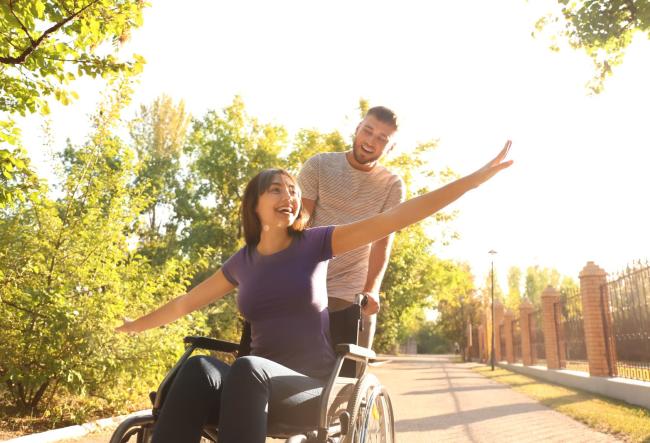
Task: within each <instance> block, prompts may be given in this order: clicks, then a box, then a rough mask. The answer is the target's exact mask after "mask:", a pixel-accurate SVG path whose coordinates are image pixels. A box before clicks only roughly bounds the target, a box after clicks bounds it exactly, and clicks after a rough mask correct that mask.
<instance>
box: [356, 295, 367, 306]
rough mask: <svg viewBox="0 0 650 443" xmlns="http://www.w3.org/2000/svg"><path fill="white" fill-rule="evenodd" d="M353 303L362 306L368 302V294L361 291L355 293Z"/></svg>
mask: <svg viewBox="0 0 650 443" xmlns="http://www.w3.org/2000/svg"><path fill="white" fill-rule="evenodd" d="M355 303H356V304H358V305H359V306H361V307H362V308H364V307H365V306H366V305H367V304H368V296H367V295H366V294H364V293H363V292H360V293H358V294H357V295H356V300H355Z"/></svg>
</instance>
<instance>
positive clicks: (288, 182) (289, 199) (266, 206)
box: [255, 174, 301, 229]
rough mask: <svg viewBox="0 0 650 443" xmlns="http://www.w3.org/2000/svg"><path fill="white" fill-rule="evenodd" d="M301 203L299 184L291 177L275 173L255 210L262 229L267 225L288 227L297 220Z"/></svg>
mask: <svg viewBox="0 0 650 443" xmlns="http://www.w3.org/2000/svg"><path fill="white" fill-rule="evenodd" d="M300 204H301V200H300V188H299V187H298V185H297V184H296V183H295V182H294V181H293V180H292V178H291V177H288V176H286V175H284V174H275V176H274V177H273V179H272V180H271V184H270V185H269V187H268V188H267V189H266V191H264V192H263V193H262V194H261V195H260V196H259V199H258V201H257V208H256V210H255V212H256V213H257V216H258V217H259V219H260V222H261V224H262V229H265V228H266V227H267V226H269V227H270V226H275V227H282V228H286V227H289V226H291V225H292V224H293V223H294V222H295V221H296V218H297V217H298V213H299V212H300ZM266 229H268V228H266Z"/></svg>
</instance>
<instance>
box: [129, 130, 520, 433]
mask: <svg viewBox="0 0 650 443" xmlns="http://www.w3.org/2000/svg"><path fill="white" fill-rule="evenodd" d="M510 144H511V143H510V141H508V142H507V143H506V145H505V146H504V148H503V150H502V151H501V152H500V153H499V155H497V156H496V157H495V158H494V159H493V160H492V161H490V162H488V163H487V164H486V165H485V166H484V167H482V168H480V169H478V170H477V171H475V172H474V173H472V174H470V175H467V176H465V177H463V178H461V179H459V180H456V181H454V182H452V183H449V184H448V185H446V186H443V187H441V188H439V189H437V190H435V191H432V192H429V193H427V194H424V195H421V196H419V197H417V198H413V199H410V200H408V201H406V202H404V203H402V204H400V205H398V206H396V207H394V208H393V209H391V210H389V211H387V212H383V213H381V214H379V215H376V216H373V217H370V218H367V219H365V220H361V221H358V222H355V223H350V224H346V225H340V226H326V227H318V228H313V229H305V223H304V219H303V215H302V211H301V198H300V189H299V188H298V185H297V183H296V181H295V180H294V179H293V177H291V176H290V175H289V174H288V173H287V172H285V171H283V170H279V169H271V170H265V171H262V172H261V173H259V174H258V175H256V176H255V177H254V178H253V179H252V180H251V181H250V182H249V183H248V185H247V186H246V190H245V192H244V197H243V201H242V223H243V228H244V236H245V240H246V246H244V247H243V248H242V249H241V250H239V251H238V252H237V253H235V254H234V255H233V256H232V257H230V258H229V259H228V260H227V261H226V262H225V263H224V264H223V267H222V268H221V269H219V270H218V271H216V272H215V273H214V274H213V275H212V276H210V277H209V278H207V279H206V280H204V281H203V282H202V283H201V284H199V285H198V286H196V287H194V288H193V289H192V290H190V291H189V292H188V293H187V294H184V295H182V296H180V297H178V298H176V299H174V300H172V301H170V302H169V303H167V304H165V305H163V306H161V307H160V308H158V309H156V310H154V311H153V312H151V313H149V314H147V315H144V316H143V317H141V318H139V319H137V320H134V321H128V320H127V321H125V323H124V324H123V325H122V326H120V327H119V328H117V330H118V331H121V332H140V331H144V330H147V329H150V328H155V327H157V326H161V325H164V324H167V323H169V322H172V321H174V320H176V319H178V318H180V317H182V316H184V315H186V314H188V313H190V312H192V311H194V310H196V309H199V308H201V307H203V306H205V305H207V304H209V303H212V302H214V301H216V300H218V299H220V298H221V297H223V296H225V295H226V294H227V293H229V292H230V291H232V290H233V289H235V288H238V298H237V304H238V307H239V310H240V312H241V314H242V315H243V317H244V318H245V319H246V320H247V321H248V322H249V323H250V325H251V334H252V337H251V338H252V340H251V355H250V356H246V357H241V358H238V359H237V360H235V362H234V363H233V365H232V366H228V365H227V364H225V363H223V362H221V361H219V360H217V359H215V358H212V357H207V356H195V357H192V358H190V359H189V360H187V361H186V363H185V364H184V365H183V366H182V367H181V369H180V371H179V373H178V374H177V376H176V378H175V379H174V381H173V383H172V385H171V387H170V389H169V391H168V392H167V395H166V398H165V402H164V404H163V405H162V409H161V410H160V413H159V416H158V419H157V420H156V424H155V427H154V433H153V441H154V442H175V443H178V442H198V441H199V440H200V438H201V433H202V428H203V426H204V425H206V424H207V423H211V424H218V429H219V431H218V440H219V442H220V443H257V442H259V443H262V442H264V441H265V438H266V435H267V423H272V422H273V421H275V420H280V421H282V422H284V423H289V424H296V425H301V424H302V425H304V424H306V423H317V422H318V413H319V409H318V408H319V398H320V395H321V393H322V391H323V387H324V385H325V384H326V383H327V378H328V377H329V375H330V373H331V372H332V369H333V366H334V363H335V359H336V357H335V355H334V351H333V348H332V344H331V342H330V333H329V316H328V310H327V288H326V273H327V272H326V271H327V261H328V260H329V259H330V258H332V257H334V256H336V255H339V254H343V253H345V252H347V251H350V250H353V249H355V248H357V247H359V246H362V245H364V244H368V243H371V242H373V241H375V240H378V239H381V238H383V237H385V236H387V235H389V234H390V233H392V232H395V231H397V230H399V229H402V228H404V227H406V226H408V225H411V224H413V223H416V222H418V221H420V220H422V219H424V218H426V217H428V216H430V215H432V214H434V213H435V212H437V211H438V210H440V209H442V208H443V207H445V206H447V205H448V204H450V203H452V202H453V201H455V200H456V199H458V198H459V197H461V196H462V195H463V194H464V193H465V192H467V191H469V190H470V189H473V188H475V187H477V186H479V185H480V184H482V183H483V182H485V181H487V180H488V179H490V178H491V177H492V176H494V175H495V174H496V173H497V172H499V171H501V170H502V169H505V168H507V167H508V166H510V164H512V161H505V157H506V155H507V153H508V150H509V148H510Z"/></svg>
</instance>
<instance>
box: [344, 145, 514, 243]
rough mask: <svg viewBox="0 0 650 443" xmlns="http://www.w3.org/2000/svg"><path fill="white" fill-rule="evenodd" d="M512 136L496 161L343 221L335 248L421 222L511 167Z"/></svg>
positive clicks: (376, 238) (375, 238)
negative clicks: (381, 209)
mask: <svg viewBox="0 0 650 443" xmlns="http://www.w3.org/2000/svg"><path fill="white" fill-rule="evenodd" d="M511 143H512V142H511V141H510V140H508V141H507V142H506V144H505V146H504V147H503V149H502V150H501V152H500V153H499V155H497V156H496V157H495V158H494V159H493V160H492V161H490V162H488V163H487V164H486V165H485V166H483V167H482V168H481V169H479V170H477V171H476V172H474V173H472V174H470V175H467V176H465V177H463V178H460V179H458V180H456V181H454V182H452V183H449V184H448V185H445V186H443V187H442V188H439V189H436V190H435V191H431V192H428V193H426V194H423V195H421V196H419V197H416V198H412V199H410V200H407V201H405V202H404V203H402V204H399V205H397V206H395V207H393V208H392V209H390V210H388V211H386V212H382V213H381V214H378V215H375V216H373V217H369V218H366V219H364V220H360V221H358V222H355V223H349V224H347V225H340V226H337V227H336V228H335V229H334V232H333V233H332V252H333V254H334V255H340V254H343V253H345V252H347V251H351V250H353V249H356V248H358V247H359V246H363V245H366V244H369V243H372V242H374V241H376V240H379V239H380V238H384V237H386V236H387V235H389V234H390V233H392V232H395V231H398V230H400V229H402V228H405V227H407V226H409V225H412V224H413V223H417V222H419V221H420V220H423V219H424V218H426V217H428V216H430V215H433V214H435V213H436V212H438V211H439V210H441V209H442V208H444V207H445V206H447V205H448V204H450V203H452V202H454V201H455V200H457V199H458V198H460V197H461V196H462V195H463V194H465V193H466V192H467V191H469V190H470V189H474V188H476V187H477V186H479V185H481V184H482V183H484V182H486V181H487V180H489V179H490V178H492V177H493V176H494V175H495V174H496V173H497V172H499V171H501V170H503V169H505V168H507V167H508V166H510V165H511V164H512V161H511V160H510V161H504V160H505V158H506V155H507V154H508V151H509V150H510V145H511Z"/></svg>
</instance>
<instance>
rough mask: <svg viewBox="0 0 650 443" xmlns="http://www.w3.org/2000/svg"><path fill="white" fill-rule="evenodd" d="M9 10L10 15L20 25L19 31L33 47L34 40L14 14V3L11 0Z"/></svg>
mask: <svg viewBox="0 0 650 443" xmlns="http://www.w3.org/2000/svg"><path fill="white" fill-rule="evenodd" d="M9 10H10V11H11V15H13V16H14V18H15V19H16V21H17V22H18V24H19V25H20V29H22V30H23V31H24V32H25V34H27V38H28V39H29V41H30V43H31V44H32V45H33V44H34V39H33V38H32V35H31V34H30V33H29V31H28V30H27V27H26V26H25V25H24V24H23V22H21V21H20V19H19V18H18V16H17V15H16V13H15V12H14V2H13V0H9Z"/></svg>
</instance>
